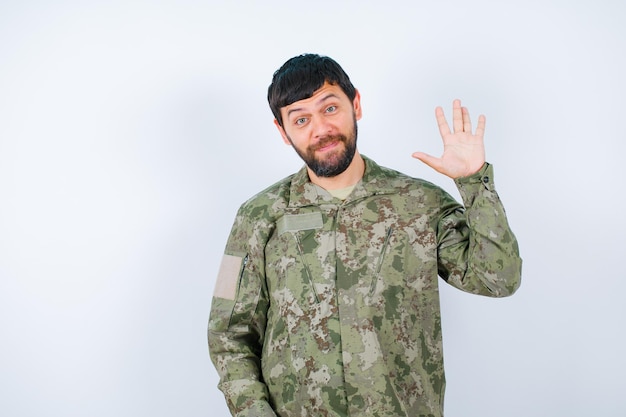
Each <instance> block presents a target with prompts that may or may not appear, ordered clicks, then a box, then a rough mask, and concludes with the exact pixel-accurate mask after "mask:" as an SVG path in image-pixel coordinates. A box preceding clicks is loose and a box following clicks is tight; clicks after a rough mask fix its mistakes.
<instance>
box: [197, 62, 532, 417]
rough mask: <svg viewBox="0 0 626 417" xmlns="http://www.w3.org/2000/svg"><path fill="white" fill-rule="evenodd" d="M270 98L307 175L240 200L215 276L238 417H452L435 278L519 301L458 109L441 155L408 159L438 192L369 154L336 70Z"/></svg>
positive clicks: (228, 386) (215, 318)
mask: <svg viewBox="0 0 626 417" xmlns="http://www.w3.org/2000/svg"><path fill="white" fill-rule="evenodd" d="M268 100H269V103H270V107H271V109H272V112H273V114H274V116H275V118H276V120H275V124H276V127H277V128H278V131H279V132H280V134H281V136H282V138H283V140H284V141H285V143H286V144H288V145H291V146H293V147H294V149H295V151H296V152H297V153H298V155H299V156H300V157H301V158H302V159H303V160H304V162H305V167H304V168H302V170H301V171H299V172H298V173H296V174H294V175H291V176H289V177H287V178H285V179H283V180H282V181H280V182H278V183H277V184H275V185H273V186H271V187H269V188H268V189H266V190H265V191H262V192H261V193H259V194H257V195H256V196H255V197H253V198H252V199H250V200H248V201H247V202H246V203H244V204H243V205H242V206H241V208H240V209H239V212H238V213H237V216H236V219H235V222H234V225H233V229H232V232H231V235H230V237H229V239H228V243H227V245H226V250H225V254H224V258H223V261H222V264H221V267H220V270H219V274H218V279H217V284H216V288H215V293H214V296H213V302H212V308H211V316H210V319H209V331H208V338H209V349H210V353H211V358H212V360H213V363H214V364H215V366H216V368H217V371H218V373H219V375H220V383H219V388H220V390H221V391H222V392H223V393H224V395H225V397H226V401H227V403H228V407H229V409H230V411H231V413H232V414H233V415H234V416H251V417H265V416H280V417H287V416H289V417H292V416H294V417H295V416H297V417H305V416H311V417H313V416H314V417H319V416H367V417H383V416H384V417H392V416H393V417H395V416H406V417H409V416H410V417H416V416H437V417H440V416H442V415H443V395H444V388H445V378H444V370H443V353H442V338H441V315H440V310H439V294H438V279H437V276H441V277H442V278H443V280H444V281H446V282H447V283H449V284H451V285H453V286H455V287H457V288H460V289H461V290H464V291H468V292H471V293H475V294H482V295H486V296H491V297H503V296H508V295H510V294H512V293H513V292H515V290H516V289H517V288H518V286H519V283H520V275H521V260H520V258H519V253H518V247H517V241H516V239H515V237H514V235H513V233H512V232H511V230H510V229H509V226H508V224H507V220H506V216H505V213H504V209H503V207H502V205H501V203H500V201H499V198H498V195H497V194H496V192H495V189H494V185H493V173H492V170H493V168H492V167H491V166H490V165H489V164H487V163H485V156H484V146H483V134H484V130H485V118H484V117H483V116H481V117H480V118H479V120H478V125H477V128H476V132H475V133H472V125H471V123H470V118H469V113H468V111H467V109H465V108H463V107H461V104H460V101H458V100H455V101H454V103H453V120H452V126H453V130H452V131H450V129H449V127H448V123H447V122H446V119H445V117H444V114H443V110H442V109H441V108H437V110H436V119H437V123H438V124H439V130H440V132H441V135H442V137H443V142H444V153H443V155H442V157H441V158H435V157H433V156H429V155H426V154H423V153H419V152H418V153H415V154H414V155H413V156H414V157H415V158H417V159H420V160H421V161H423V162H425V163H426V164H428V165H429V166H431V167H433V168H434V169H436V170H437V171H439V172H441V173H443V174H445V175H447V176H449V177H451V178H453V179H454V180H455V183H456V185H457V186H458V188H459V190H460V193H461V196H462V198H463V202H464V205H465V208H464V207H463V206H461V205H460V204H458V203H457V202H456V201H454V200H453V199H452V197H450V196H449V195H448V194H447V193H445V192H444V191H443V190H442V189H441V188H439V187H437V186H435V185H433V184H430V183H427V182H425V181H423V180H419V179H415V178H411V177H408V176H406V175H403V174H401V173H398V172H396V171H393V170H390V169H387V168H383V167H381V166H379V165H377V164H376V163H375V162H374V161H372V160H371V159H368V158H366V157H365V156H363V155H361V154H359V152H358V150H357V146H356V142H357V120H359V119H360V118H361V103H360V95H359V92H358V91H357V90H356V89H355V88H354V86H353V85H352V83H351V82H350V80H349V78H348V76H347V75H346V74H345V72H344V71H343V69H342V68H341V67H340V66H339V65H338V64H337V63H336V62H335V61H333V60H332V59H330V58H328V57H323V56H319V55H313V54H306V55H301V56H297V57H294V58H292V59H290V60H289V61H287V62H286V63H285V64H284V65H283V66H282V67H281V68H280V69H279V70H278V71H276V73H275V74H274V77H273V80H272V84H271V85H270V87H269V92H268Z"/></svg>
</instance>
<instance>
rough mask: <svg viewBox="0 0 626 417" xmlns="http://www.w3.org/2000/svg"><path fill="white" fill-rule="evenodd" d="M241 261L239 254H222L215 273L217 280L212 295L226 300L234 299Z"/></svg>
mask: <svg viewBox="0 0 626 417" xmlns="http://www.w3.org/2000/svg"><path fill="white" fill-rule="evenodd" d="M242 262H243V257H241V256H233V255H224V257H223V258H222V263H221V264H220V270H219V272H218V274H217V282H216V283H215V291H214V292H213V296H214V297H217V298H224V299H226V300H234V299H235V296H236V295H237V282H238V280H239V274H240V272H241V263H242Z"/></svg>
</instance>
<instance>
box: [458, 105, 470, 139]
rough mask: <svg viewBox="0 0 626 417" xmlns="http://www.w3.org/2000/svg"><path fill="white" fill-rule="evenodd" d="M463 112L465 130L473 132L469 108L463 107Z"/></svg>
mask: <svg viewBox="0 0 626 417" xmlns="http://www.w3.org/2000/svg"><path fill="white" fill-rule="evenodd" d="M461 112H462V113H463V131H464V132H467V133H470V134H471V133H472V121H471V120H470V115H469V110H467V107H461Z"/></svg>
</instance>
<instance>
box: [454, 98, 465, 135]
mask: <svg viewBox="0 0 626 417" xmlns="http://www.w3.org/2000/svg"><path fill="white" fill-rule="evenodd" d="M452 127H453V128H454V132H455V133H456V132H462V131H463V110H462V109H461V100H459V99H456V100H454V101H453V102H452Z"/></svg>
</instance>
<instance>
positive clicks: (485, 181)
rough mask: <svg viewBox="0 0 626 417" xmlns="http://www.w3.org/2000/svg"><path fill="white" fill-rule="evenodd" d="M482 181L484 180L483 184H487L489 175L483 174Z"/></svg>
mask: <svg viewBox="0 0 626 417" xmlns="http://www.w3.org/2000/svg"><path fill="white" fill-rule="evenodd" d="M483 182H484V183H485V184H487V183H488V182H489V177H488V176H486V175H485V176H484V177H483Z"/></svg>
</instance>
